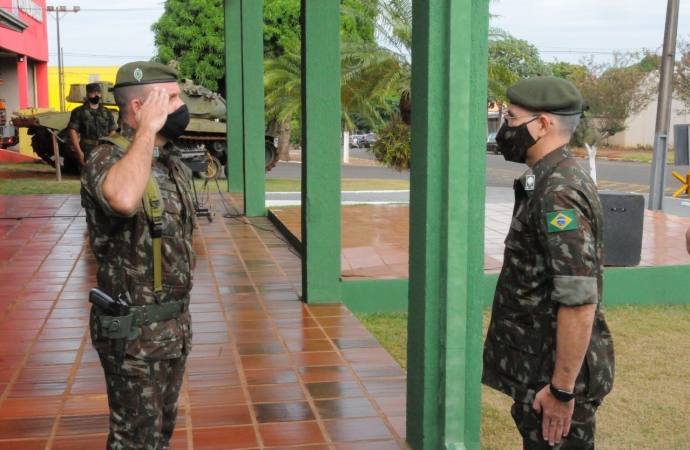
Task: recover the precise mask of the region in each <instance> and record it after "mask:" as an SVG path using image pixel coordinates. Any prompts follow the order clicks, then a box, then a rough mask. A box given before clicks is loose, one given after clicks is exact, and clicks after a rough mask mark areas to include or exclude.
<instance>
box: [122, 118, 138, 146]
mask: <svg viewBox="0 0 690 450" xmlns="http://www.w3.org/2000/svg"><path fill="white" fill-rule="evenodd" d="M136 132H137V130H135V129H134V128H132V127H131V126H130V125H129V124H128V123H126V122H122V123H121V124H120V134H121V135H122V136H123V137H125V138H127V140H128V141H130V142H132V139H134V134H135V133H136Z"/></svg>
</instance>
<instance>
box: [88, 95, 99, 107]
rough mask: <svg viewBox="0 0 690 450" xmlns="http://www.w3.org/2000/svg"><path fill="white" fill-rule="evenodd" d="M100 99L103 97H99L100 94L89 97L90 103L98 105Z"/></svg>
mask: <svg viewBox="0 0 690 450" xmlns="http://www.w3.org/2000/svg"><path fill="white" fill-rule="evenodd" d="M100 101H101V97H99V96H98V95H97V96H95V97H89V103H91V104H92V105H97V104H98V102H100Z"/></svg>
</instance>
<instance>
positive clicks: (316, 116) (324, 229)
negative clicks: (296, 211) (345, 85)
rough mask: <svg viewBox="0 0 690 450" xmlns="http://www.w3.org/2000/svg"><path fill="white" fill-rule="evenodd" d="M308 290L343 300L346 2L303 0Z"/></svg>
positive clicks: (318, 297)
mask: <svg viewBox="0 0 690 450" xmlns="http://www.w3.org/2000/svg"><path fill="white" fill-rule="evenodd" d="M302 138H303V140H302V243H303V249H302V293H303V298H304V300H306V301H307V302H309V303H335V302H340V301H341V291H340V233H341V231H340V0H302Z"/></svg>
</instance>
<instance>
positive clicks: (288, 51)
mask: <svg viewBox="0 0 690 450" xmlns="http://www.w3.org/2000/svg"><path fill="white" fill-rule="evenodd" d="M377 10H378V11H377V20H376V21H375V34H376V42H372V43H366V42H361V41H358V40H356V39H353V38H348V37H344V38H343V41H342V43H341V52H340V53H341V70H342V77H341V102H342V111H343V122H344V123H345V124H346V125H347V127H348V128H350V129H353V128H354V124H353V120H352V118H351V114H352V113H355V112H356V113H357V114H359V115H360V116H361V117H363V118H364V119H365V120H368V121H369V122H370V123H381V117H380V115H379V112H378V110H377V108H379V109H383V110H388V109H389V107H388V105H387V103H386V99H389V98H391V97H392V96H395V97H399V98H400V101H399V112H400V120H401V121H402V122H403V123H405V124H407V125H408V126H409V125H410V123H411V121H410V118H411V108H412V93H411V81H412V65H411V53H412V0H380V1H379V2H377ZM342 13H343V14H347V15H350V16H352V17H354V18H355V19H359V20H370V18H369V17H365V16H364V15H363V13H362V12H361V11H357V10H354V9H352V8H348V7H347V6H343V7H342ZM509 36H510V35H509V34H508V33H506V32H505V31H503V30H500V29H498V28H489V39H491V40H505V39H506V38H507V37H509ZM283 46H284V50H285V51H284V53H283V54H282V55H281V56H279V57H277V58H267V59H266V60H265V62H264V73H265V75H264V84H265V89H266V106H267V112H266V114H267V118H269V119H273V118H276V119H277V120H278V122H280V123H281V124H282V125H281V130H288V134H287V136H288V137H289V123H290V120H291V118H292V117H293V115H295V114H296V113H298V112H299V109H300V101H301V97H300V91H301V53H300V43H299V41H287V42H284V43H283ZM488 80H489V82H488V90H489V98H497V99H499V98H503V96H504V95H505V89H506V87H507V86H508V85H510V84H512V83H513V82H515V81H517V76H516V75H515V74H514V73H513V72H511V70H510V69H509V68H508V67H504V66H502V65H500V64H497V63H496V62H494V61H491V60H489V70H488ZM281 136H282V133H281ZM279 146H280V144H279ZM279 154H280V149H279Z"/></svg>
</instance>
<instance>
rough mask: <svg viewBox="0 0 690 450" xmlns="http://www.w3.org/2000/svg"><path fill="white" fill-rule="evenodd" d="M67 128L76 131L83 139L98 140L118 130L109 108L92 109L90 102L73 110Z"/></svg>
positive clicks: (100, 106) (99, 106)
mask: <svg viewBox="0 0 690 450" xmlns="http://www.w3.org/2000/svg"><path fill="white" fill-rule="evenodd" d="M67 128H71V129H73V130H75V131H76V132H77V133H79V134H80V135H81V137H82V138H86V139H92V140H98V139H99V138H102V137H104V136H107V135H108V134H110V132H111V131H115V130H117V125H116V124H115V118H114V117H113V113H112V112H111V111H110V110H109V109H108V108H106V107H105V106H103V105H102V104H99V105H98V108H91V106H90V105H89V102H84V104H83V105H82V106H78V107H77V108H75V109H74V110H72V115H70V117H69V124H67Z"/></svg>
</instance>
